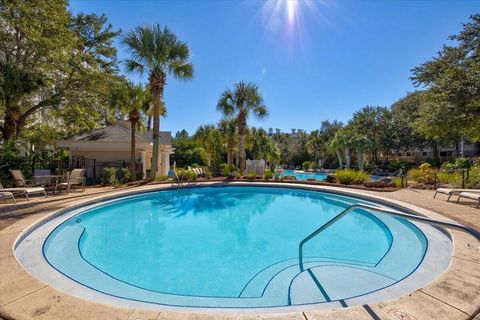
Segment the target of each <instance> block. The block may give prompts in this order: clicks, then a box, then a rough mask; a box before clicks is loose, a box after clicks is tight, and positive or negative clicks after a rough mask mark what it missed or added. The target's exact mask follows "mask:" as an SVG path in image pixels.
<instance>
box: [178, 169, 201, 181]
mask: <svg viewBox="0 0 480 320" xmlns="http://www.w3.org/2000/svg"><path fill="white" fill-rule="evenodd" d="M177 175H178V178H179V179H180V180H182V181H195V180H197V177H198V175H197V174H196V173H195V172H193V171H192V170H179V171H178V172H177Z"/></svg>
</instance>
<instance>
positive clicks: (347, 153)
mask: <svg viewBox="0 0 480 320" xmlns="http://www.w3.org/2000/svg"><path fill="white" fill-rule="evenodd" d="M350 162H351V156H350V147H348V146H347V147H345V167H346V168H347V169H350Z"/></svg>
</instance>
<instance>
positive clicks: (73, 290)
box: [12, 181, 455, 314]
mask: <svg viewBox="0 0 480 320" xmlns="http://www.w3.org/2000/svg"><path fill="white" fill-rule="evenodd" d="M202 186H204V187H208V186H270V187H277V188H290V189H292V188H293V189H300V190H312V191H323V192H328V193H333V194H340V195H345V196H355V197H357V198H360V199H363V200H367V201H372V200H374V201H375V202H377V203H379V204H386V205H388V206H389V207H393V208H397V209H402V210H407V211H409V212H412V211H413V212H415V213H416V214H417V213H419V214H421V215H425V216H432V215H437V214H435V213H434V212H432V211H429V210H427V209H423V208H420V207H417V206H415V205H412V204H408V203H405V202H402V201H398V200H393V199H385V198H383V197H381V196H376V195H371V194H370V195H366V194H365V193H362V192H359V191H355V190H352V189H348V190H345V189H341V188H333V187H325V186H318V185H315V186H313V185H310V186H309V185H304V184H295V183H281V184H278V183H274V182H247V181H246V182H244V181H233V182H210V183H191V184H189V185H188V186H185V187H187V188H188V187H202ZM176 188H178V187H176ZM167 189H172V187H171V186H169V185H152V186H143V187H139V188H136V189H129V190H126V191H120V192H116V193H114V194H108V195H101V196H97V197H95V196H94V197H92V198H90V199H85V200H83V201H80V202H76V203H74V204H72V205H68V206H66V207H64V208H62V209H60V210H57V211H54V212H52V213H50V214H48V215H46V216H45V217H43V218H41V219H39V220H37V221H35V222H34V223H33V224H31V225H30V226H28V227H27V228H25V229H24V230H23V232H22V233H20V235H19V236H18V237H17V239H16V240H15V241H14V244H13V248H12V249H13V251H14V252H15V249H16V248H17V247H18V245H19V243H20V242H21V241H23V240H24V239H25V238H26V237H27V236H28V235H29V234H31V233H32V232H34V231H35V230H36V229H37V228H38V227H39V226H41V225H44V224H45V223H47V222H49V221H52V220H54V219H56V218H58V217H62V216H63V217H64V218H65V216H64V214H65V213H66V212H72V211H75V210H78V209H79V208H84V207H86V206H89V205H92V204H98V203H105V202H106V201H111V200H115V199H116V198H120V197H125V196H131V195H135V194H140V193H145V192H154V191H159V190H167ZM442 220H445V221H451V220H450V219H447V218H444V217H442ZM414 224H415V225H416V226H417V227H419V229H420V230H421V231H422V232H424V233H425V232H427V234H428V229H429V228H432V229H435V230H441V232H442V233H443V234H444V235H446V236H447V237H448V238H449V239H450V240H451V241H452V242H451V245H452V247H451V250H452V251H451V253H452V256H450V257H448V261H446V260H445V259H443V260H442V259H440V260H437V261H436V262H435V263H433V264H432V265H429V264H426V265H424V262H425V261H426V262H429V261H430V262H432V261H435V260H432V259H434V258H435V257H434V256H432V252H435V249H434V248H433V249H432V248H429V249H428V250H427V254H430V256H429V257H428V258H427V259H426V260H425V261H424V262H422V263H421V265H420V266H423V267H425V266H426V267H427V268H424V269H425V270H423V269H422V268H419V269H418V270H416V271H415V272H413V273H412V274H411V275H410V276H408V277H407V278H406V279H403V280H401V281H400V282H399V283H397V284H394V285H393V286H391V287H390V288H387V289H383V290H381V291H380V292H377V293H374V294H373V295H372V294H368V295H364V296H360V297H356V298H352V299H348V300H345V301H346V302H347V304H348V305H350V304H354V305H363V304H371V303H378V302H382V301H387V300H392V299H397V298H399V297H401V296H403V295H405V294H408V293H409V292H413V291H415V290H417V289H419V288H421V287H424V286H427V285H428V284H430V283H431V282H433V281H434V280H435V279H436V278H438V277H440V276H441V275H442V274H443V273H445V272H446V271H447V270H449V268H450V265H451V263H452V261H453V256H454V250H455V249H454V248H455V245H454V239H453V237H452V236H451V233H450V232H449V231H446V230H444V229H439V228H434V227H431V226H429V227H427V228H426V229H425V228H423V227H422V226H419V225H418V224H416V223H414ZM14 257H15V259H16V260H17V262H18V263H19V264H20V265H22V263H21V262H20V261H19V260H18V257H17V255H16V254H15V255H14ZM38 262H39V261H33V263H34V264H36V263H38ZM437 264H441V265H442V266H443V268H442V271H441V272H440V273H438V274H436V275H435V276H434V277H432V276H431V270H432V269H431V268H435V265H437ZM47 270H50V272H51V271H52V270H53V269H51V267H50V266H49V268H48V269H47ZM26 271H27V272H28V273H29V274H30V272H29V271H28V270H26ZM33 276H34V277H35V278H37V279H38V274H37V275H33ZM425 279H427V280H426V281H425ZM40 280H42V279H40ZM60 280H61V279H60ZM63 280H65V279H63ZM418 280H423V283H422V284H421V285H420V286H419V285H418V284H415V283H417V281H418ZM47 283H49V282H47ZM62 285H63V286H62V288H58V286H52V287H53V288H55V289H57V290H59V291H63V292H65V293H67V294H70V295H73V296H76V297H80V298H82V299H84V300H87V301H91V302H96V303H103V304H107V305H110V306H113V307H123V308H133V309H143V310H157V311H162V310H168V311H183V312H185V311H188V312H194V313H222V314H225V313H234V314H243V313H255V314H258V313H289V312H298V311H309V310H320V309H325V308H332V307H334V308H341V307H342V306H341V305H340V303H338V302H331V303H316V304H311V305H298V306H288V307H268V308H262V307H260V308H251V309H245V308H227V309H226V308H214V309H212V308H202V307H179V306H175V307H173V306H158V305H153V306H152V304H151V303H146V302H138V303H129V302H128V301H125V300H126V299H123V298H115V299H112V298H111V297H109V298H108V299H105V295H104V294H97V293H98V292H91V290H90V289H88V290H83V289H87V288H85V287H81V288H78V287H75V286H72V284H71V283H69V281H67V282H65V283H63V284H62ZM396 286H398V287H399V288H395V287H396ZM398 290H401V291H402V294H401V295H398Z"/></svg>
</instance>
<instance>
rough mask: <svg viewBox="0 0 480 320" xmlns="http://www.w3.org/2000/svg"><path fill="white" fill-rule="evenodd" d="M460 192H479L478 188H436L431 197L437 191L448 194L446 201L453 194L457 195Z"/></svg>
mask: <svg viewBox="0 0 480 320" xmlns="http://www.w3.org/2000/svg"><path fill="white" fill-rule="evenodd" d="M462 192H470V193H480V190H479V189H450V188H438V189H437V190H435V194H434V195H433V199H435V197H436V196H437V194H438V193H441V194H445V195H448V199H447V202H448V201H449V200H450V198H451V197H452V196H453V195H457V196H458V195H459V194H460V193H462Z"/></svg>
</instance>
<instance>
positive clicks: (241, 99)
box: [217, 81, 267, 176]
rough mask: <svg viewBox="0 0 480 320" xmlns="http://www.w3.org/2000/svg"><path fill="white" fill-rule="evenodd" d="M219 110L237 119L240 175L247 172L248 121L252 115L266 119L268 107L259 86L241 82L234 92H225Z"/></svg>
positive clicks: (221, 97)
mask: <svg viewBox="0 0 480 320" xmlns="http://www.w3.org/2000/svg"><path fill="white" fill-rule="evenodd" d="M217 110H219V111H220V112H221V113H222V114H224V115H225V116H227V117H229V116H234V117H236V119H237V127H238V138H239V139H238V140H239V143H238V145H239V153H240V175H242V176H243V174H244V171H245V158H246V154H245V131H246V129H247V119H248V117H249V115H250V114H251V113H253V115H254V116H256V117H257V118H259V119H262V118H264V117H266V115H267V107H266V106H265V105H264V104H263V98H262V95H261V93H260V90H259V89H258V87H257V85H255V84H253V83H245V82H243V81H242V82H239V83H237V84H235V87H234V89H233V90H230V89H227V90H225V91H224V92H223V93H222V94H221V96H220V99H219V101H218V103H217Z"/></svg>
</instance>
